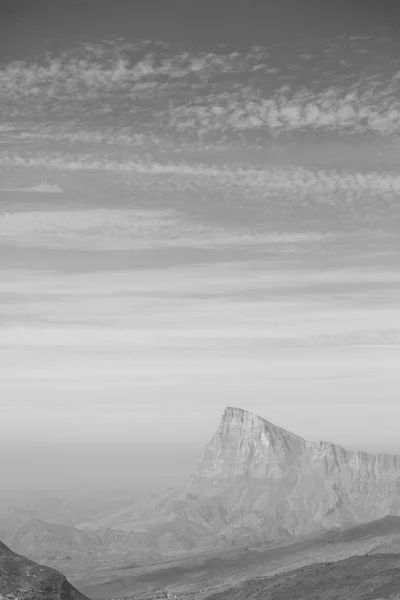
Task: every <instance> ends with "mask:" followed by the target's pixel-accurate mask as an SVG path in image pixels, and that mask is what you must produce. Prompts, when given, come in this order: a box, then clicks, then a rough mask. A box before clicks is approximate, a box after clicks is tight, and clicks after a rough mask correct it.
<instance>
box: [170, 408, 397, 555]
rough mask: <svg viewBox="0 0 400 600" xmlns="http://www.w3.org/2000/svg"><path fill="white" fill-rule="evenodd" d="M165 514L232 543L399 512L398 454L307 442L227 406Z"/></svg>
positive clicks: (285, 536)
mask: <svg viewBox="0 0 400 600" xmlns="http://www.w3.org/2000/svg"><path fill="white" fill-rule="evenodd" d="M159 513H161V514H163V515H164V516H165V517H167V515H168V518H169V522H170V523H171V524H172V523H173V522H177V521H178V519H180V520H181V521H182V519H184V518H185V519H186V521H187V522H190V523H191V526H192V528H193V527H194V526H195V525H197V527H198V528H202V533H201V534H199V535H200V537H202V538H203V539H204V540H205V539H206V538H207V534H208V535H213V543H217V544H218V543H222V544H226V543H227V544H233V545H235V544H244V543H253V542H254V541H256V540H258V541H260V540H265V539H291V538H292V537H295V536H298V535H304V534H308V533H313V532H317V531H318V530H323V529H331V528H335V527H340V526H343V525H345V524H351V523H353V524H355V523H363V522H367V521H371V520H374V519H379V518H381V517H384V516H386V515H400V456H394V455H388V454H378V455H373V454H369V453H366V452H362V451H349V450H345V449H344V448H342V447H341V446H337V445H334V444H332V443H329V442H308V441H306V440H304V439H302V438H301V437H299V436H297V435H294V434H292V433H290V432H288V431H285V430H284V429H282V428H280V427H277V426H275V425H273V424H272V423H270V422H269V421H266V420H265V419H263V418H261V417H259V416H256V415H254V414H252V413H249V412H247V411H245V410H242V409H239V408H232V407H227V408H226V409H225V412H224V414H223V417H222V420H221V423H220V426H219V428H218V430H217V432H216V434H215V435H214V437H213V438H212V440H211V441H210V443H209V444H208V445H207V447H206V450H205V453H204V457H203V459H202V461H201V462H200V464H199V467H198V469H197V472H196V474H195V475H194V476H193V477H192V478H191V479H190V481H189V482H188V484H187V485H186V486H185V487H184V488H183V489H181V490H179V491H178V492H176V493H175V494H172V495H170V496H169V497H168V498H166V499H165V500H164V502H163V503H161V504H160V506H159ZM172 515H174V517H173V516H172Z"/></svg>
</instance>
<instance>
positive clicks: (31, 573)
mask: <svg viewBox="0 0 400 600" xmlns="http://www.w3.org/2000/svg"><path fill="white" fill-rule="evenodd" d="M1 596H7V598H18V599H19V600H25V599H26V600H28V599H29V600H87V598H86V596H84V595H83V594H81V593H80V592H78V590H77V589H75V588H74V587H73V586H72V585H71V584H70V583H69V582H68V581H67V579H66V578H65V577H64V575H62V574H61V573H59V572H58V571H56V570H55V569H51V568H49V567H44V566H42V565H39V564H37V563H35V562H33V561H32V560H28V559H27V558H25V557H23V556H20V555H19V554H16V553H15V552H12V551H11V550H10V549H9V548H8V547H7V546H5V545H4V544H3V543H2V542H0V597H1Z"/></svg>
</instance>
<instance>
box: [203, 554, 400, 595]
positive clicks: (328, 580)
mask: <svg viewBox="0 0 400 600" xmlns="http://www.w3.org/2000/svg"><path fill="white" fill-rule="evenodd" d="M399 598H400V555H399V554H376V555H374V556H370V555H366V556H353V557H352V558H349V559H347V560H341V561H338V562H333V563H320V564H315V565H311V566H308V567H304V568H301V569H296V570H294V571H289V572H287V573H282V574H279V575H273V576H272V577H263V578H259V579H253V580H249V581H246V582H245V583H244V584H241V585H240V586H236V587H234V588H230V589H226V590H225V591H222V592H219V593H216V594H212V595H211V596H208V597H207V600H383V599H385V600H398V599H399Z"/></svg>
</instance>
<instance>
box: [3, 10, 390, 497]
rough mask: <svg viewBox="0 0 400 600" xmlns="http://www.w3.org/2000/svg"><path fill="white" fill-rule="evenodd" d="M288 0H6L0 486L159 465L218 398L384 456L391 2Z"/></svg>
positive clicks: (185, 445)
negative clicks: (1, 458) (2, 461)
mask: <svg viewBox="0 0 400 600" xmlns="http://www.w3.org/2000/svg"><path fill="white" fill-rule="evenodd" d="M167 6H168V9H167V8H166V7H167ZM296 6H297V7H298V3H297V4H293V3H290V2H289V1H288V0H285V1H284V2H281V3H280V5H279V8H276V7H275V8H273V7H271V6H269V5H268V3H266V2H263V3H253V4H252V3H249V2H247V3H242V4H240V3H239V2H237V3H229V6H228V5H227V4H225V5H224V4H223V3H222V2H221V5H219V4H218V6H217V7H216V6H215V3H207V2H205V3H204V4H202V5H201V6H200V5H199V4H195V3H191V2H188V3H184V4H183V3H180V2H178V1H176V2H169V3H168V2H165V3H163V4H157V3H156V2H153V3H152V2H147V3H140V2H137V3H136V2H135V3H128V2H122V1H121V0H117V1H115V2H113V3H103V2H101V1H96V2H92V1H91V0H86V1H85V0H82V1H80V0H75V1H71V2H68V1H65V2H61V1H55V2H52V3H48V2H45V1H44V0H39V2H35V3H34V4H33V3H25V2H22V1H17V2H13V3H12V4H9V5H8V4H7V3H4V4H3V5H2V9H1V10H2V17H1V18H0V22H1V23H2V25H1V27H2V28H3V31H0V34H1V35H0V39H1V45H0V106H1V117H0V438H1V440H2V443H3V444H6V448H8V450H4V453H5V454H7V452H8V453H9V455H10V456H13V460H14V461H15V465H18V467H17V468H10V464H11V465H12V464H14V463H9V462H8V461H7V464H6V465H3V466H2V467H0V474H1V475H2V480H3V485H5V486H7V485H8V486H11V487H12V486H19V485H22V484H23V483H24V482H25V484H27V482H29V485H37V486H39V487H40V486H44V487H48V486H49V485H50V484H53V483H54V485H56V483H55V482H57V485H59V483H58V482H61V483H63V482H64V483H66V484H67V485H73V484H74V485H82V486H84V485H85V484H87V485H95V484H96V485H100V484H102V485H113V486H117V485H120V486H121V487H126V485H127V484H128V485H129V482H130V481H132V482H133V481H134V482H143V483H146V485H147V484H148V483H149V484H151V483H153V482H155V481H160V479H162V481H167V482H170V483H175V481H178V480H179V479H180V478H185V477H186V476H187V475H189V474H190V473H191V472H192V471H193V470H194V468H195V465H196V462H197V461H198V460H199V459H200V458H201V453H202V449H203V447H204V444H205V443H206V442H207V441H208V440H209V439H210V438H211V437H212V435H213V433H214V431H215V429H216V428H217V426H218V423H219V419H220V417H221V415H222V412H223V410H224V408H225V406H227V405H232V406H239V407H241V408H244V409H246V410H250V411H253V412H255V413H257V414H259V415H260V416H262V417H264V418H266V419H268V420H269V421H271V422H273V423H275V424H277V425H279V426H281V427H284V428H286V429H288V430H289V431H293V432H294V433H296V434H298V435H301V436H303V437H305V438H306V439H309V440H319V439H328V440H330V441H333V442H335V443H338V444H341V445H343V446H345V447H349V448H350V447H354V448H364V449H366V450H371V451H390V452H398V453H400V442H399V441H398V430H397V423H398V422H399V418H400V403H399V402H398V390H399V384H400V373H399V369H398V364H400V362H399V361H400V308H399V307H400V304H399V289H400V268H399V267H400V261H399V248H400V244H399V242H400V239H399V231H400V218H399V194H400V169H399V156H400V138H399V132H400V100H399V98H400V95H399V88H400V58H399V56H400V52H399V50H400V37H399V35H398V25H399V23H400V19H398V18H397V17H398V15H397V13H396V10H395V9H394V8H393V7H394V4H391V3H389V2H387V3H385V2H382V3H380V8H379V9H378V8H376V5H374V4H373V3H372V2H367V3H366V4H364V10H363V11H361V12H360V10H359V5H358V4H357V3H356V2H353V3H351V2H350V3H346V4H344V3H343V5H342V4H341V3H338V4H336V5H335V7H333V5H332V4H329V3H326V4H324V3H321V2H319V3H313V2H311V1H310V2H309V3H307V2H305V3H304V5H303V4H302V7H303V8H302V11H301V12H299V11H298V8H297V9H296ZM322 8H323V10H322ZM296 10H297V12H296ZM105 456H107V457H108V459H105V458H104V457H105ZM78 457H80V458H78ZM35 465H36V466H35ZM61 483H60V485H61Z"/></svg>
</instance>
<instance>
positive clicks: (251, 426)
mask: <svg viewBox="0 0 400 600" xmlns="http://www.w3.org/2000/svg"><path fill="white" fill-rule="evenodd" d="M306 446H307V442H306V441H305V440H303V439H302V438H301V437H299V436H297V435H295V434H293V433H290V432H289V431H286V430H285V429H282V428H281V427H278V426H276V425H274V424H273V423H270V422H269V421H267V420H266V419H263V418H262V417H259V416H258V415H255V414H253V413H251V412H249V411H247V410H244V409H242V408H237V407H233V406H227V407H226V408H225V410H224V413H223V415H222V419H221V422H220V425H219V428H218V430H217V432H216V433H215V435H214V437H213V439H212V440H211V441H210V443H209V444H208V445H207V447H206V451H205V454H204V458H203V460H202V462H201V463H200V465H199V469H198V473H197V476H196V480H197V481H199V480H202V481H203V482H205V481H207V480H208V481H211V480H214V481H215V480H216V479H217V480H225V481H226V480H233V479H234V480H236V481H237V480H238V479H240V480H258V481H261V480H265V479H268V478H269V477H274V478H275V479H280V478H281V477H284V476H285V470H286V467H287V465H288V464H292V463H295V462H296V461H297V457H298V456H299V455H300V454H301V453H302V451H303V450H304V449H305V447H306Z"/></svg>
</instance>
